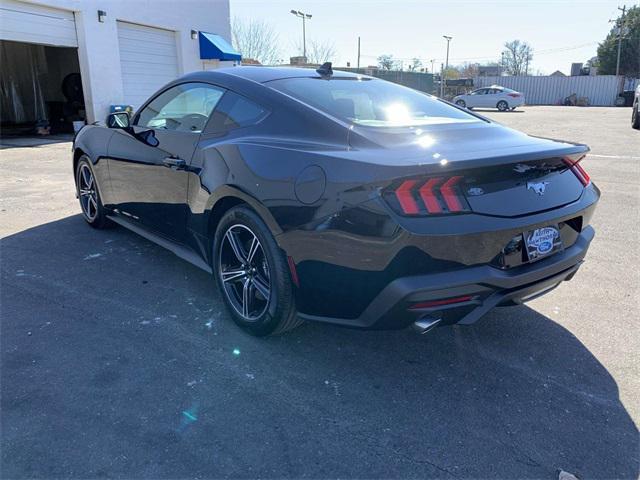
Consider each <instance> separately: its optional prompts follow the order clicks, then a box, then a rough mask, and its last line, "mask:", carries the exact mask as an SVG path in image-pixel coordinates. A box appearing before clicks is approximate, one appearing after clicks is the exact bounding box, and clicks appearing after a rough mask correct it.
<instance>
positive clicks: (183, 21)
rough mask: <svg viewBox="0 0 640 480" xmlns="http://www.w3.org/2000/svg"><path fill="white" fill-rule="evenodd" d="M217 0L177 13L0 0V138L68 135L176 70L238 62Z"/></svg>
mask: <svg viewBox="0 0 640 480" xmlns="http://www.w3.org/2000/svg"><path fill="white" fill-rule="evenodd" d="M214 3H215V5H212V2H211V0H190V1H189V2H182V3H181V4H180V14H179V15H176V14H175V12H173V13H172V12H171V11H167V9H166V8H149V5H148V4H147V2H113V1H110V2H105V3H104V4H103V5H96V4H94V3H92V2H82V1H71V2H70V1H68V0H0V64H1V65H2V68H0V92H1V93H2V95H0V123H1V125H2V131H0V135H2V136H3V137H4V136H9V135H32V134H33V133H39V134H46V133H72V132H73V131H74V129H77V128H79V127H80V126H81V125H82V123H84V122H86V123H94V122H95V121H103V120H104V118H105V117H106V116H107V114H108V113H109V112H110V111H112V110H114V109H116V108H117V107H118V106H125V107H126V106H131V107H132V108H133V109H137V108H138V107H139V106H140V105H141V104H142V103H143V102H144V101H145V100H146V99H147V98H148V97H149V95H151V94H152V93H153V92H155V91H156V90H157V89H158V88H160V87H162V86H163V85H165V84H166V83H167V82H170V81H172V80H175V79H176V78H177V77H179V76H180V75H181V74H182V73H183V72H191V71H195V70H210V69H214V68H217V67H220V66H231V65H233V64H235V63H236V62H239V61H240V59H241V55H240V54H239V53H238V52H236V51H235V50H233V48H232V47H231V45H230V44H229V42H228V41H227V39H230V37H231V30H230V20H229V1H228V0H217V1H216V2H214ZM212 9H213V10H212ZM169 10H170V9H169ZM209 32H217V33H216V34H213V33H209ZM74 122H75V124H74Z"/></svg>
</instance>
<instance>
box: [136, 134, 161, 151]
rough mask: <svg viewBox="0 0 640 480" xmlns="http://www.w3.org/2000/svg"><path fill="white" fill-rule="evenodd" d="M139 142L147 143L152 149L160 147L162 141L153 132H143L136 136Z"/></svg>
mask: <svg viewBox="0 0 640 480" xmlns="http://www.w3.org/2000/svg"><path fill="white" fill-rule="evenodd" d="M134 137H136V138H137V139H138V140H140V141H141V142H142V143H146V144H147V145H149V146H150V147H157V146H158V145H160V141H159V140H158V139H157V138H156V132H154V131H153V130H143V131H142V132H137V133H135V134H134Z"/></svg>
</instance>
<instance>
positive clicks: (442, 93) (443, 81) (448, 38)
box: [440, 35, 453, 98]
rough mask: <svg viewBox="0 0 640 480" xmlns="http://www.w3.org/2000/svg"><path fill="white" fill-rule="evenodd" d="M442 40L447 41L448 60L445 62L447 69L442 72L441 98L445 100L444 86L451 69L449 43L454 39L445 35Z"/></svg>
mask: <svg viewBox="0 0 640 480" xmlns="http://www.w3.org/2000/svg"><path fill="white" fill-rule="evenodd" d="M442 38H444V39H445V40H446V41H447V59H446V60H445V67H444V70H443V72H442V75H441V76H440V97H441V98H444V85H445V83H446V79H445V78H444V77H445V76H446V74H447V70H448V69H449V42H451V39H452V38H453V37H449V36H447V35H443V36H442Z"/></svg>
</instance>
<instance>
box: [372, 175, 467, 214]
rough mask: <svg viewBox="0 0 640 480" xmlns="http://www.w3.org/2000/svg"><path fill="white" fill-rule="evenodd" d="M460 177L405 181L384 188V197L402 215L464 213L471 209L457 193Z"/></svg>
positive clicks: (460, 194) (458, 192) (458, 191)
mask: <svg viewBox="0 0 640 480" xmlns="http://www.w3.org/2000/svg"><path fill="white" fill-rule="evenodd" d="M462 180H463V177H462V176H460V175H457V176H454V177H434V178H427V179H419V180H417V179H412V180H404V181H402V183H400V185H398V186H397V187H392V188H391V189H390V190H387V191H386V193H385V197H386V199H387V201H388V202H389V203H390V204H391V206H392V208H394V209H395V210H397V211H398V213H402V214H404V215H437V214H446V213H464V212H468V211H470V209H469V206H468V204H467V201H466V199H465V197H464V196H463V195H462V193H461V192H460V187H459V185H460V183H461V182H462ZM389 196H391V197H392V198H389ZM392 200H395V201H392Z"/></svg>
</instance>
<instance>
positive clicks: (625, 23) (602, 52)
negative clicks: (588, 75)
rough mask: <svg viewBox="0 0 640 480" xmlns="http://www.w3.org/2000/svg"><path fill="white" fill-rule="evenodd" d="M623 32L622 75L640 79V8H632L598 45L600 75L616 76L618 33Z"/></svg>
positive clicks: (621, 51)
mask: <svg viewBox="0 0 640 480" xmlns="http://www.w3.org/2000/svg"><path fill="white" fill-rule="evenodd" d="M619 29H621V30H622V34H623V35H622V49H621V50H620V75H626V76H628V77H640V6H635V7H631V8H630V9H629V11H628V12H627V14H626V15H625V16H624V19H623V18H622V17H620V18H618V20H617V21H616V23H615V25H614V26H613V28H612V29H611V31H610V32H609V34H608V35H607V38H605V39H604V41H603V42H602V43H600V44H599V45H598V73H599V74H600V75H615V74H616V62H617V58H618V31H619Z"/></svg>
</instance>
